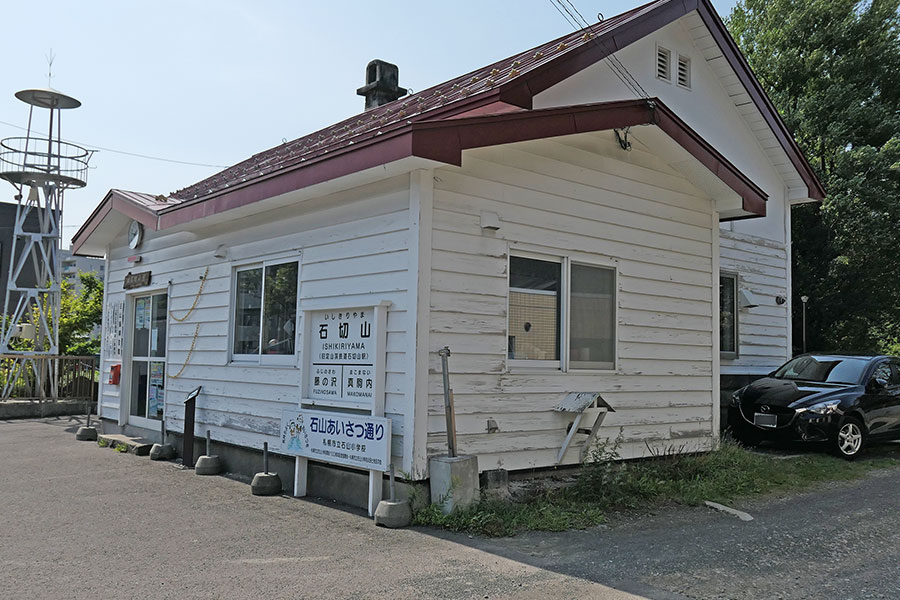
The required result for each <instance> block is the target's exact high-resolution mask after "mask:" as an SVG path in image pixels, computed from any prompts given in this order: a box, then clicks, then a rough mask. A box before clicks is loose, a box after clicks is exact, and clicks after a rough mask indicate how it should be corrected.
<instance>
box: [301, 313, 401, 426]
mask: <svg viewBox="0 0 900 600" xmlns="http://www.w3.org/2000/svg"><path fill="white" fill-rule="evenodd" d="M304 318H305V320H306V337H307V344H306V348H307V352H306V358H305V360H304V370H305V373H304V379H305V384H304V387H303V390H302V392H301V394H302V402H303V404H307V405H312V406H325V407H340V408H354V409H359V410H367V411H372V410H373V409H374V408H375V407H376V405H377V404H378V402H377V398H378V391H379V390H381V389H383V380H384V369H383V368H379V366H380V363H381V362H383V357H382V355H383V352H384V351H383V342H382V340H383V339H384V332H383V331H381V329H382V328H383V324H382V323H381V322H380V321H381V320H380V319H378V318H376V310H375V307H374V306H367V307H360V308H349V309H347V308H345V309H334V310H311V311H306V313H305V317H304Z"/></svg>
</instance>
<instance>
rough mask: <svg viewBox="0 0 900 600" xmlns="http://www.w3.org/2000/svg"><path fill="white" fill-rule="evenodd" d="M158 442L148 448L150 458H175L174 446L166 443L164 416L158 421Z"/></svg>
mask: <svg viewBox="0 0 900 600" xmlns="http://www.w3.org/2000/svg"><path fill="white" fill-rule="evenodd" d="M159 433H160V440H161V441H160V443H158V444H153V447H152V448H150V460H172V459H173V458H175V448H174V447H173V446H172V444H167V443H166V418H165V417H163V418H162V419H161V420H160V422H159Z"/></svg>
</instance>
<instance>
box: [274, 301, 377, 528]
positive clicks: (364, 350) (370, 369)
mask: <svg viewBox="0 0 900 600" xmlns="http://www.w3.org/2000/svg"><path fill="white" fill-rule="evenodd" d="M390 305H391V303H390V302H388V301H382V302H381V303H379V304H377V305H374V306H364V307H359V306H356V307H353V306H351V307H342V308H329V309H327V310H318V309H317V310H305V311H303V366H302V369H303V370H302V374H301V382H300V402H299V407H298V408H299V410H286V411H284V413H283V415H282V427H281V435H282V451H283V452H285V453H288V454H294V455H296V456H297V458H296V459H295V465H294V496H298V497H300V496H305V495H306V493H307V486H306V481H307V473H308V461H309V459H310V458H313V459H316V460H321V461H325V462H331V463H335V464H340V465H345V466H350V467H356V468H362V469H367V470H368V471H369V494H368V501H367V506H368V509H369V516H373V515H374V514H375V508H376V507H377V506H378V503H379V502H380V501H381V495H382V479H383V477H382V475H383V473H384V472H386V471H387V470H388V469H389V465H390V454H391V428H390V423H391V421H390V419H385V418H384V376H385V361H386V357H385V339H386V331H385V330H386V326H387V311H388V307H389V306H390ZM323 423H324V425H323ZM379 433H380V435H381V438H380V439H377V440H376V439H375V438H376V437H378V435H379ZM360 436H361V437H360ZM376 442H377V443H376Z"/></svg>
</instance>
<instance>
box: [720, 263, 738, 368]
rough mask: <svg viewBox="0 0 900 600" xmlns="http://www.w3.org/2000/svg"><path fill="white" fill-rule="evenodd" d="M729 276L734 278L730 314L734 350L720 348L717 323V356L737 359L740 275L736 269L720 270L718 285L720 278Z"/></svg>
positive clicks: (724, 358)
mask: <svg viewBox="0 0 900 600" xmlns="http://www.w3.org/2000/svg"><path fill="white" fill-rule="evenodd" d="M723 277H724V278H730V279H733V280H734V307H733V309H732V311H731V312H732V314H733V315H734V351H730V350H722V342H721V336H722V334H721V330H722V327H721V325H719V358H720V359H723V360H737V359H738V358H740V350H741V330H740V321H741V319H740V313H739V312H738V311H739V310H740V307H739V306H738V294H739V293H740V290H741V277H740V274H738V273H737V272H736V271H728V270H720V271H719V286H720V288H721V285H722V278H723ZM717 293H719V294H721V293H722V292H721V290H718V291H717ZM721 304H722V303H721V300H720V301H719V320H720V322H721V319H722V306H721Z"/></svg>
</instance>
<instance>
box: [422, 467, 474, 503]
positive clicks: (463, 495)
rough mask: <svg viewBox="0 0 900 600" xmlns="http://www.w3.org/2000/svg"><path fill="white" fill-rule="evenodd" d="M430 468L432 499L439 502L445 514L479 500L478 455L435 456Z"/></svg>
mask: <svg viewBox="0 0 900 600" xmlns="http://www.w3.org/2000/svg"><path fill="white" fill-rule="evenodd" d="M428 469H429V472H430V474H431V501H432V502H433V503H435V504H439V505H440V506H441V510H443V511H444V513H445V514H450V513H451V512H453V510H454V509H456V508H465V507H466V506H469V505H470V504H472V503H474V502H477V501H478V497H479V487H478V457H477V456H456V457H453V458H450V457H449V456H435V457H433V458H432V459H431V460H430V461H428Z"/></svg>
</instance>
